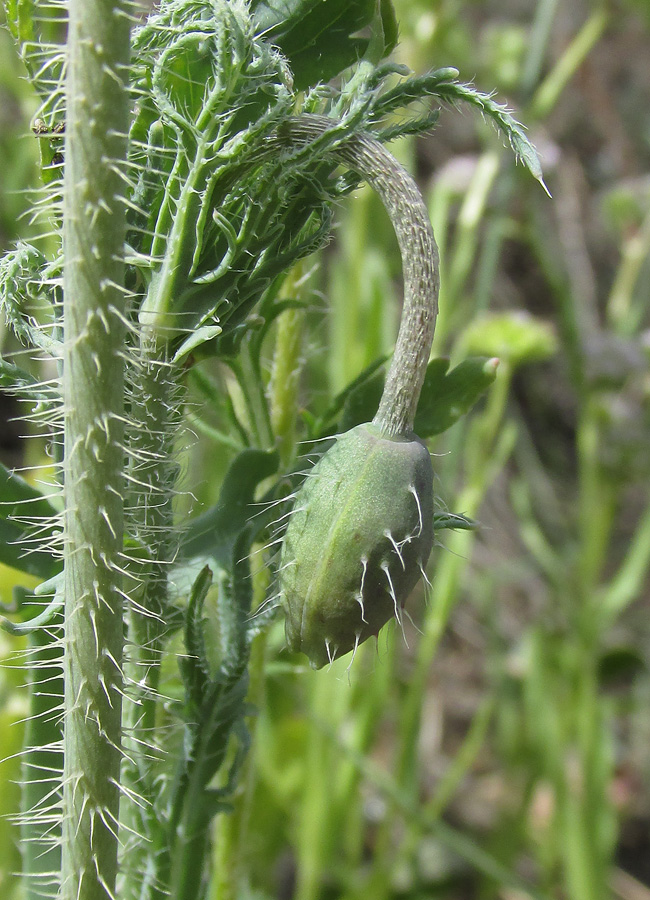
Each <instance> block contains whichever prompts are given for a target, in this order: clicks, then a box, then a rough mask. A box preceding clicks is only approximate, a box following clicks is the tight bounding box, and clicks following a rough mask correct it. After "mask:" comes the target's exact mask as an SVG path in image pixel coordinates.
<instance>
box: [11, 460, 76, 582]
mask: <svg viewBox="0 0 650 900" xmlns="http://www.w3.org/2000/svg"><path fill="white" fill-rule="evenodd" d="M48 520H49V521H50V522H51V524H50V525H49V526H48V527H47V528H46V529H45V531H43V530H42V524H41V523H42V522H43V521H48ZM57 524H58V520H57V510H56V509H55V508H54V507H53V506H52V504H51V503H50V501H49V500H47V498H45V497H44V496H43V495H42V494H41V492H40V491H38V490H36V489H35V488H33V487H32V486H31V485H30V484H28V483H27V482H26V481H25V480H24V479H23V478H21V477H20V475H16V474H15V473H14V472H9V471H8V470H7V469H6V468H5V467H4V466H2V465H1V464H0V562H2V563H4V564H5V565H7V566H12V567H13V568H15V569H20V571H21V572H26V573H27V574H29V575H36V576H37V577H38V578H41V579H42V580H44V581H47V580H48V579H50V578H52V577H54V575H56V573H57V572H58V571H59V570H60V568H61V565H60V562H59V560H58V559H57V558H56V556H54V555H53V554H52V549H48V547H47V545H48V542H52V541H53V540H54V538H55V536H56V534H57V531H58V529H57ZM37 528H38V536H37V537H35V536H34V532H35V531H36V529H37Z"/></svg>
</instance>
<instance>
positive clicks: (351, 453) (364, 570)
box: [280, 424, 433, 668]
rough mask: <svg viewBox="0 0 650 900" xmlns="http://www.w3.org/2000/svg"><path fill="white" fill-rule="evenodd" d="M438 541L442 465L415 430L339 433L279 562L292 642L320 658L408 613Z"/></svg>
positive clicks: (309, 486)
mask: <svg viewBox="0 0 650 900" xmlns="http://www.w3.org/2000/svg"><path fill="white" fill-rule="evenodd" d="M432 545H433V468H432V466H431V458H430V456H429V452H428V450H427V448H426V446H425V445H424V444H423V443H422V441H420V439H419V438H418V437H417V436H416V435H414V434H410V435H406V436H399V437H392V438H388V437H386V436H384V435H382V433H381V431H380V429H379V428H378V427H377V426H375V425H371V424H364V425H359V426H357V427H356V428H353V429H352V430H351V431H348V432H346V433H345V434H343V435H342V436H341V437H339V438H338V440H337V441H336V443H335V444H334V445H333V446H332V447H331V448H330V449H329V450H328V451H327V453H326V454H325V455H324V456H323V457H322V458H321V460H320V461H319V462H318V463H317V464H316V466H315V467H314V469H313V470H312V472H311V473H310V474H309V476H308V477H307V479H306V481H305V483H304V485H303V487H302V488H301V490H300V491H299V493H298V496H297V497H296V502H295V507H294V512H293V514H292V516H291V520H290V522H289V526H288V528H287V533H286V536H285V540H284V546H283V550H282V559H281V563H280V590H281V601H282V605H283V607H284V610H285V613H286V635H287V643H288V645H289V647H290V649H292V650H299V651H302V652H303V653H305V654H306V655H307V656H308V657H309V659H310V661H311V664H312V665H313V666H314V667H315V668H320V667H321V666H323V665H325V664H326V663H328V662H330V661H331V660H333V659H335V658H336V657H339V656H342V655H344V654H346V653H348V652H349V651H351V650H354V649H355V647H357V646H358V645H359V644H361V643H362V642H363V641H365V640H367V638H369V637H371V636H372V635H376V634H377V633H378V632H379V630H380V628H381V627H382V626H383V625H384V624H385V623H386V622H387V621H388V620H389V619H391V618H392V617H396V618H398V619H399V618H400V613H401V609H402V607H403V606H404V603H405V601H406V599H407V597H408V595H409V594H410V593H411V591H412V590H413V588H414V586H415V584H416V583H417V581H418V580H419V578H420V574H421V571H422V568H423V566H424V565H425V564H426V562H427V560H428V558H429V554H430V552H431V548H432Z"/></svg>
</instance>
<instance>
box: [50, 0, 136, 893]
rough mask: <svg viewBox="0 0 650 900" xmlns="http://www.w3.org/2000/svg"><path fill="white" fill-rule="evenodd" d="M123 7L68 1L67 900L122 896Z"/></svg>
mask: <svg viewBox="0 0 650 900" xmlns="http://www.w3.org/2000/svg"><path fill="white" fill-rule="evenodd" d="M127 10H128V2H127V0H121V2H120V0H117V2H115V0H70V20H69V30H68V62H67V65H68V69H67V82H66V91H67V110H66V147H65V182H64V251H65V270H64V290H65V299H64V322H65V354H64V400H65V463H64V490H65V622H66V634H65V662H64V677H65V728H64V793H63V842H62V890H61V897H62V898H63V900H102V898H106V900H108V898H112V897H113V896H114V884H115V875H116V867H117V821H118V802H119V793H118V780H119V769H120V754H121V750H120V728H121V722H120V720H121V702H120V697H121V690H122V687H121V683H122V674H121V660H122V642H123V637H122V632H123V625H122V601H121V589H122V587H121V575H120V568H121V561H120V554H121V552H122V535H123V501H122V495H123V491H122V469H123V451H122V445H123V441H122V438H123V436H122V422H123V402H124V401H123V397H124V389H123V363H122V358H121V355H120V350H121V346H122V341H123V328H122V324H121V321H122V315H123V307H124V294H123V290H122V284H123V264H122V262H121V259H122V258H123V244H124V232H125V207H124V205H123V203H122V200H121V197H122V190H123V182H122V179H121V177H120V172H119V164H120V161H121V160H122V159H124V156H125V153H126V138H125V135H126V132H127V130H128V97H127V88H126V83H125V82H126V79H127V66H128V60H129V17H128V14H127Z"/></svg>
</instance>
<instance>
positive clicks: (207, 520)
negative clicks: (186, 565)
mask: <svg viewBox="0 0 650 900" xmlns="http://www.w3.org/2000/svg"><path fill="white" fill-rule="evenodd" d="M278 464H279V456H278V453H277V452H276V451H266V450H257V449H255V448H247V449H246V450H242V452H241V453H240V454H239V455H238V456H236V457H235V459H234V460H233V462H232V463H231V465H230V468H229V469H228V472H227V473H226V477H225V478H224V482H223V486H222V488H221V494H220V496H219V501H218V503H216V504H215V506H213V507H212V508H211V509H209V510H207V511H206V512H204V513H203V514H202V515H200V516H197V517H196V519H194V520H193V521H192V522H191V523H190V525H189V527H188V530H187V533H186V535H185V538H184V540H183V541H182V542H181V548H180V561H181V562H182V561H183V560H187V559H191V558H192V557H197V556H199V557H206V558H207V557H211V558H213V559H215V560H216V561H217V562H218V563H219V564H220V565H221V566H222V567H223V568H225V569H226V570H230V565H231V554H232V551H233V548H234V546H235V542H236V540H237V537H238V535H239V534H240V532H241V531H242V530H243V528H244V527H245V526H246V522H247V521H248V519H249V518H250V517H251V516H252V515H254V513H255V512H256V511H259V510H256V509H255V508H254V507H252V506H251V504H252V502H253V500H254V496H255V489H256V488H257V485H258V484H259V483H260V482H261V481H263V480H264V479H265V478H268V477H269V476H270V475H273V474H274V473H275V472H276V471H277V468H278Z"/></svg>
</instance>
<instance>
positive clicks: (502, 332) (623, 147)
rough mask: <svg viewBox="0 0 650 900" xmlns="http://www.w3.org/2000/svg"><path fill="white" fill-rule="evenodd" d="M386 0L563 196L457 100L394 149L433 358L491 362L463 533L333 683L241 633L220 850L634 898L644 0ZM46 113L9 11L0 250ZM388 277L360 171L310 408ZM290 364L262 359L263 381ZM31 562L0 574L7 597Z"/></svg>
mask: <svg viewBox="0 0 650 900" xmlns="http://www.w3.org/2000/svg"><path fill="white" fill-rule="evenodd" d="M396 8H397V14H398V20H399V24H400V35H401V42H400V45H399V47H398V48H397V50H396V51H395V57H396V58H397V59H398V60H399V61H400V62H405V63H406V64H407V65H409V66H410V67H411V68H412V69H413V70H414V71H416V72H418V73H419V72H424V71H426V70H427V69H429V68H435V67H439V66H444V65H452V66H455V67H457V68H458V69H459V70H460V72H461V76H462V77H463V78H465V79H467V80H470V79H471V80H474V81H475V83H476V84H477V85H478V87H480V88H481V89H483V90H491V89H492V88H495V89H496V90H497V91H498V93H499V95H500V97H501V98H505V99H507V100H508V102H509V103H510V104H511V105H512V107H513V108H514V109H515V110H516V111H517V114H518V116H519V117H520V118H521V120H522V121H523V122H524V123H526V125H527V126H528V129H529V134H530V135H531V137H532V138H533V140H534V142H535V143H536V145H537V148H538V150H539V152H540V155H541V157H542V161H543V165H544V170H545V179H546V184H547V186H548V188H549V191H550V192H551V194H552V195H553V199H552V200H551V199H549V198H548V197H547V196H545V194H544V193H543V191H542V190H541V189H540V187H539V185H538V184H537V183H536V182H534V181H533V179H531V178H530V177H529V176H528V175H527V174H526V173H525V172H523V170H522V169H521V168H520V169H517V168H516V167H515V165H514V163H513V160H512V155H511V154H510V153H509V152H508V151H506V150H505V149H504V148H503V147H502V146H501V143H500V141H499V139H498V137H497V136H496V134H495V133H494V132H493V130H492V129H491V128H490V127H489V126H486V125H482V124H481V122H480V121H477V120H476V119H475V118H474V117H473V116H470V115H467V114H466V115H461V116H459V115H456V114H454V115H451V114H448V113H446V112H443V114H442V116H441V121H440V124H439V126H438V127H437V128H436V130H435V133H433V134H432V135H431V136H430V137H427V138H419V139H417V140H414V141H412V142H408V141H401V142H400V143H399V144H397V145H395V147H394V152H395V153H396V155H398V156H399V158H400V159H401V160H402V161H403V162H404V163H405V164H406V165H407V166H408V167H409V168H410V169H411V170H412V171H413V172H414V174H415V175H416V177H417V179H418V181H419V183H420V184H421V187H422V190H423V193H424V195H425V197H426V199H427V202H428V204H429V207H430V211H431V216H432V221H433V224H434V229H435V232H436V235H437V238H438V242H439V245H440V250H441V258H442V263H441V265H442V291H441V316H440V323H439V327H438V331H437V335H436V342H435V352H436V353H437V354H439V355H445V356H449V357H451V359H452V363H454V362H458V361H460V360H462V359H463V358H464V356H465V355H467V354H477V355H481V356H489V357H492V356H496V357H499V359H500V365H499V370H498V375H497V379H496V381H495V384H494V385H493V387H492V389H491V391H490V392H489V394H488V395H487V397H486V399H485V400H484V401H483V402H482V403H481V404H480V405H479V406H478V407H477V408H476V409H475V410H474V412H473V413H472V415H470V416H469V417H467V418H464V419H462V420H461V421H460V422H459V423H458V424H457V425H455V426H454V427H453V428H452V429H450V430H449V431H448V432H447V433H446V434H444V435H443V436H442V437H441V438H439V439H437V440H436V441H435V442H432V443H431V450H432V452H433V453H434V454H435V459H434V463H435V468H436V474H437V492H438V505H439V507H440V509H445V508H449V509H450V510H453V511H455V512H462V513H464V514H466V515H468V516H470V517H472V518H474V519H476V520H478V522H479V523H480V528H479V529H478V530H476V531H458V532H455V533H451V532H444V533H443V534H444V536H441V538H440V546H439V547H437V549H436V550H435V551H434V555H433V558H432V563H431V566H430V571H429V578H430V580H431V583H432V587H431V588H428V587H426V586H423V588H422V589H420V590H418V591H416V592H415V594H414V596H413V597H412V598H411V601H410V604H409V611H410V614H411V616H412V622H411V623H407V624H405V633H404V635H402V633H401V632H400V630H399V629H395V628H393V629H392V630H391V629H388V630H387V632H388V633H386V632H384V633H382V635H381V637H380V640H379V643H378V646H373V645H371V644H370V642H369V644H367V645H364V646H363V647H361V648H360V650H359V652H358V653H357V655H356V658H355V660H354V665H353V666H352V667H351V668H350V670H349V671H346V670H347V667H348V664H349V660H342V661H339V662H337V663H335V664H334V665H333V666H332V667H331V668H330V669H325V670H323V671H320V672H312V671H310V670H309V669H307V668H306V667H303V666H301V665H299V664H297V661H296V660H290V659H288V658H287V656H286V653H285V652H284V650H283V631H282V625H281V623H278V625H276V626H274V627H273V628H272V629H271V631H270V632H269V633H268V635H266V636H263V637H260V638H258V639H257V643H256V645H254V649H253V664H252V669H251V673H252V685H251V697H250V699H251V703H252V704H253V705H254V707H255V710H256V712H255V713H254V714H252V716H251V728H252V730H253V733H254V742H253V748H252V751H251V754H250V756H249V759H248V763H247V766H246V773H245V777H244V779H243V780H242V785H241V788H240V791H239V794H238V796H237V798H236V801H235V805H234V808H233V811H232V814H231V815H230V816H228V817H224V816H222V817H220V818H219V819H218V822H217V826H216V827H217V830H218V832H219V833H218V835H217V837H218V840H217V844H216V846H217V850H216V852H217V854H218V855H219V857H220V863H221V865H222V866H223V865H225V866H226V867H227V868H230V869H236V870H238V871H239V872H241V873H247V876H246V879H245V880H247V881H248V882H249V892H248V894H247V896H250V897H255V898H273V897H277V898H287V900H288V898H295V900H330V898H331V900H334V898H337V900H339V898H340V900H362V898H371V897H372V898H373V900H376V898H379V900H383V898H386V900H388V898H391V900H392V898H404V900H416V898H417V900H424V898H444V900H470V898H481V900H488V898H495V900H496V898H502V900H520V898H524V897H540V898H541V897H543V898H558V900H559V898H568V900H605V898H609V897H613V898H622V900H649V898H650V754H649V752H648V746H649V744H650V740H649V739H650V711H649V710H650V672H649V671H648V664H647V660H648V658H649V656H648V649H649V648H650V624H649V623H650V617H649V616H648V606H649V603H650V596H649V582H648V569H649V566H650V494H649V491H648V476H649V474H650V472H649V469H650V453H649V447H650V287H649V285H650V55H649V53H648V47H649V46H650V44H649V40H650V12H649V7H648V4H647V2H646V0H612V2H603V3H599V2H594V0H592V2H589V0H574V2H572V3H570V4H568V3H564V4H563V3H559V2H558V0H536V2H535V0H500V2H496V0H398V2H397V3H396ZM33 113H34V101H33V99H32V98H31V96H30V95H29V91H28V87H27V85H26V83H25V82H24V81H23V80H22V73H21V71H20V67H19V64H18V62H17V61H16V59H15V56H14V54H13V48H12V45H11V41H10V38H9V35H8V34H7V33H6V32H5V31H3V30H0V123H1V126H2V127H1V129H0V157H1V160H2V179H0V241H1V242H2V245H3V248H7V247H9V246H11V244H12V242H13V241H14V240H15V239H16V238H17V236H18V234H20V235H21V236H22V237H25V236H26V235H27V234H28V233H29V220H28V219H24V218H21V216H23V214H24V211H25V210H26V209H27V208H28V197H27V195H26V194H25V190H26V188H28V187H32V186H34V184H35V179H36V175H37V156H38V147H37V142H36V140H35V139H34V137H33V136H31V135H30V133H29V123H30V118H31V116H32V115H33ZM400 286H401V280H400V263H399V254H398V251H397V247H396V244H395V241H394V237H393V235H392V232H391V228H390V223H389V222H388V220H387V218H386V217H385V214H384V213H383V211H382V210H381V207H380V204H379V202H378V201H377V199H376V198H375V197H374V196H373V195H372V193H371V192H370V191H368V190H366V189H360V190H358V191H356V192H355V195H354V197H352V198H350V200H349V201H347V202H346V203H345V204H341V206H340V209H339V211H338V215H337V228H336V232H335V235H334V239H333V241H332V244H331V246H330V247H329V248H328V249H327V251H326V252H325V253H323V254H322V255H321V257H320V258H319V259H318V260H314V271H313V272H312V273H311V277H310V279H309V280H308V281H307V282H306V284H305V285H303V287H302V288H301V290H302V291H303V296H306V297H307V298H308V299H309V301H310V309H309V312H308V314H307V316H306V318H305V321H304V327H303V330H302V339H303V341H304V344H303V346H302V348H296V347H294V348H286V347H285V351H286V352H287V353H288V354H289V357H292V355H293V357H292V358H295V360H296V361H297V360H298V359H300V360H301V361H302V364H303V370H302V377H301V384H300V387H299V389H298V398H299V403H300V404H301V403H302V400H301V399H300V398H303V399H304V398H306V397H308V396H309V397H311V398H314V399H313V400H311V401H310V402H311V406H312V408H315V409H316V410H318V409H319V406H320V407H321V408H322V409H323V410H324V409H325V408H326V407H327V405H328V403H329V402H330V400H331V398H332V396H333V395H334V394H335V393H336V392H337V391H339V390H340V389H341V388H342V387H343V386H345V385H346V384H347V383H348V382H349V381H350V380H351V379H352V378H354V377H355V376H356V375H358V374H359V372H361V371H362V370H363V369H364V367H366V366H367V365H369V364H370V363H371V362H372V361H373V360H374V359H376V358H377V357H378V356H381V355H383V354H386V353H388V352H390V350H391V348H392V342H393V338H394V333H395V328H396V322H397V311H398V306H399V294H400V289H401V288H400ZM285 315H286V316H292V315H294V316H295V315H302V314H301V313H297V312H295V311H290V312H288V313H286V314H285ZM282 327H283V326H282V321H280V322H279V324H278V326H277V333H276V336H275V340H276V342H277V345H278V346H280V347H282V340H283V332H282ZM296 333H297V331H296V328H295V323H294V325H293V326H292V327H291V328H289V329H288V330H286V331H285V334H290V335H293V337H294V338H295V335H296ZM0 340H2V341H3V347H2V349H3V352H4V351H6V350H11V347H10V346H7V342H8V341H9V338H8V337H7V336H4V337H3V338H1V339H0ZM278 358H279V357H278V355H277V354H276V359H275V363H274V362H273V350H272V348H270V349H269V353H268V358H267V369H266V372H265V377H267V378H268V381H269V385H270V386H271V387H270V389H273V378H274V377H276V378H278V377H279V374H278V368H277V365H278ZM295 368H296V365H294V366H293V369H295ZM283 377H287V376H286V374H285V376H283ZM0 401H1V406H2V425H1V426H0V449H1V454H2V461H3V462H4V463H5V464H6V465H9V466H17V467H22V466H26V465H30V464H33V463H35V462H41V461H42V453H43V445H42V441H41V439H40V438H39V437H38V436H36V437H35V438H34V439H32V440H26V439H24V432H25V428H24V427H23V426H21V424H20V422H19V421H18V422H16V421H15V419H16V418H17V417H18V418H19V416H20V410H19V409H17V408H16V406H15V405H14V401H12V400H10V399H9V398H7V397H5V396H2V395H0ZM197 402H198V398H197ZM300 410H301V407H299V415H298V420H297V423H296V429H297V432H298V436H300V433H301V416H302V413H301V412H300ZM191 424H192V427H196V425H197V422H196V421H194V422H193V423H191ZM220 424H221V423H220V422H219V421H217V420H215V421H214V423H213V425H214V427H213V428H212V429H211V428H210V427H209V425H210V411H209V409H208V410H207V411H206V412H205V415H203V417H202V419H201V425H202V431H201V440H200V441H198V442H189V448H188V449H186V450H185V451H184V453H185V468H186V470H187V472H188V474H187V476H186V481H187V487H188V488H191V490H192V492H193V493H194V495H195V496H196V497H197V499H198V501H199V504H202V503H205V504H209V503H213V502H214V501H215V499H216V497H217V496H218V491H219V485H220V479H221V477H222V475H223V472H224V471H225V468H226V466H227V463H228V461H229V459H230V455H229V454H232V453H233V452H234V451H235V449H236V441H235V446H234V447H233V448H231V450H230V451H229V450H228V447H227V446H226V445H225V444H224V441H223V435H222V434H221V432H220V427H219V426H220ZM179 443H183V444H186V443H188V442H187V441H180V442H179ZM183 515H184V509H183V504H179V517H182V516H183ZM257 577H258V579H260V581H261V582H263V580H264V572H260V573H259V574H258V576H257ZM17 580H18V576H17V573H15V572H13V571H12V570H9V569H2V570H1V571H0V592H1V593H2V598H1V599H2V600H3V601H4V602H5V603H10V602H11V596H12V588H13V586H14V585H15V584H16V582H17ZM21 583H22V582H21ZM424 587H426V590H425V589H424ZM12 648H13V650H15V649H16V644H15V643H12ZM10 650H11V648H10V644H9V640H8V638H7V637H6V636H3V635H2V632H0V654H1V655H2V657H3V659H4V664H3V667H2V668H1V669H0V756H2V757H8V758H9V759H8V760H7V761H6V762H4V763H2V765H1V766H0V779H1V783H2V790H1V791H0V813H1V814H2V818H0V893H1V894H2V896H3V897H4V896H6V897H19V896H20V888H19V884H18V880H17V879H16V878H15V877H13V876H12V872H15V871H16V870H17V869H18V868H19V865H20V863H19V854H18V849H17V846H16V834H15V832H14V831H13V830H12V829H11V826H10V823H9V821H8V820H7V818H6V817H5V816H6V814H8V813H11V812H13V811H15V810H16V808H17V787H15V781H17V780H18V779H19V777H20V772H19V764H18V762H17V760H16V759H15V758H13V759H12V758H11V757H12V755H13V754H15V753H16V752H17V750H18V749H19V747H20V743H21V732H22V725H21V724H20V723H21V719H22V717H23V716H24V714H25V710H26V708H27V698H26V694H25V692H24V691H20V690H18V688H19V686H20V683H21V681H22V672H21V669H20V658H19V657H17V656H16V655H15V654H14V655H11V653H10ZM229 883H232V880H230V882H229ZM224 896H225V895H224V893H223V891H221V889H220V885H219V883H218V882H216V883H215V893H214V900H217V898H219V900H222V898H224ZM237 900H240V898H237ZM242 900H245V898H242Z"/></svg>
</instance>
